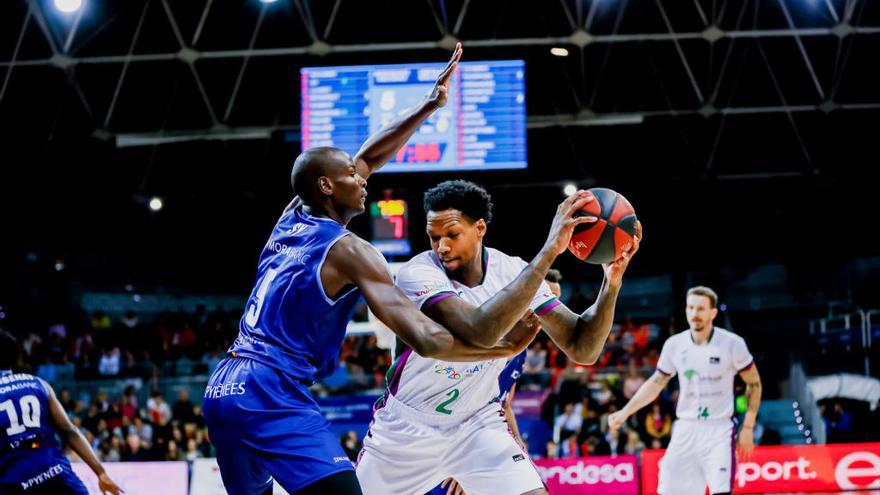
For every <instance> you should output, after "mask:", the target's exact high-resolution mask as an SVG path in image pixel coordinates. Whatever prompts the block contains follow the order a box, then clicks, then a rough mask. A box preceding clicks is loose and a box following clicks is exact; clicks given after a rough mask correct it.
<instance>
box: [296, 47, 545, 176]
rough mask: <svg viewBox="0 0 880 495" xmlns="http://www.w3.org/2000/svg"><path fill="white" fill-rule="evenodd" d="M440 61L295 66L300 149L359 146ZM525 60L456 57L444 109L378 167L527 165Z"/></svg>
mask: <svg viewBox="0 0 880 495" xmlns="http://www.w3.org/2000/svg"><path fill="white" fill-rule="evenodd" d="M445 66H446V64H445V63H430V64H405V65H404V64H400V65H368V66H348V67H308V68H303V69H301V70H300V83H301V97H302V107H301V108H302V114H301V139H302V149H304V150H306V149H308V148H311V147H314V146H335V147H337V148H341V149H342V150H344V151H346V152H347V153H349V154H352V155H354V154H355V153H356V152H357V151H358V149H359V148H360V146H361V144H363V143H364V141H366V140H367V138H368V137H369V136H370V135H371V134H373V133H374V132H376V131H378V130H380V129H382V128H383V127H384V126H386V125H388V124H389V123H390V122H391V121H393V120H394V119H396V118H397V117H398V116H399V115H400V114H402V113H403V112H405V111H407V110H409V109H411V108H413V107H415V106H416V105H418V104H420V103H421V101H422V100H423V98H424V97H425V95H426V94H428V92H429V91H430V90H431V88H432V87H433V85H434V82H435V81H436V79H437V76H438V74H439V73H440V71H441V70H442V69H443V68H444V67H445ZM526 165H527V164H526V104H525V62H524V61H522V60H498V61H486V62H460V63H459V65H458V69H457V70H456V71H455V74H454V75H453V77H452V79H451V81H450V87H449V100H448V101H447V103H446V106H445V107H443V108H441V109H439V110H437V111H436V112H434V113H433V115H431V117H429V118H428V120H426V121H425V123H424V124H422V126H421V127H420V128H419V129H418V130H417V131H416V133H415V134H413V136H412V138H411V139H410V141H409V142H408V143H407V144H406V145H405V146H404V147H403V148H402V149H401V150H400V152H398V153H397V156H395V157H394V158H392V160H391V161H390V162H389V163H388V164H387V165H385V167H383V168H382V169H381V170H380V171H381V172H439V171H463V170H492V169H517V168H526Z"/></svg>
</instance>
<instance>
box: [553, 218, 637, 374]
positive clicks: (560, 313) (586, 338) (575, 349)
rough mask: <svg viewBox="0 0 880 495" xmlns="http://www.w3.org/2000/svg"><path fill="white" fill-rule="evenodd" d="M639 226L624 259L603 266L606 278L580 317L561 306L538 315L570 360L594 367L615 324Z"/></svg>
mask: <svg viewBox="0 0 880 495" xmlns="http://www.w3.org/2000/svg"><path fill="white" fill-rule="evenodd" d="M641 240H642V226H641V224H639V225H638V230H637V233H636V237H635V240H634V241H633V243H632V244H631V245H630V246H629V247H628V248H627V249H626V250H624V252H623V256H622V257H621V258H620V259H619V260H617V261H615V262H613V263H609V264H607V265H604V266H603V268H604V270H605V278H604V279H603V280H602V287H601V288H600V289H599V295H598V297H597V298H596V302H595V303H593V305H592V306H590V307H589V308H587V310H586V311H584V312H583V313H582V314H580V315H578V314H576V313H574V312H572V311H571V310H570V309H568V307H566V306H565V305H564V304H560V305H558V306H556V307H555V308H553V309H552V310H551V311H550V312H549V313H547V314H545V315H543V316H541V325H542V326H543V327H544V331H545V332H546V333H547V335H549V336H550V338H551V339H553V342H555V343H556V345H557V346H558V347H559V348H560V349H562V352H564V353H565V354H566V355H567V356H568V357H569V358H571V359H572V360H574V361H576V362H578V363H583V364H594V363H595V362H596V360H598V359H599V356H600V355H601V354H602V348H603V347H604V346H605V340H606V339H607V338H608V333H609V332H610V331H611V327H612V325H613V324H614V308H615V305H616V304H617V296H618V294H619V293H620V287H621V286H622V285H623V273H624V272H625V271H626V268H627V267H628V266H629V263H630V261H631V260H632V258H633V255H635V254H636V251H638V250H639V244H640V243H641Z"/></svg>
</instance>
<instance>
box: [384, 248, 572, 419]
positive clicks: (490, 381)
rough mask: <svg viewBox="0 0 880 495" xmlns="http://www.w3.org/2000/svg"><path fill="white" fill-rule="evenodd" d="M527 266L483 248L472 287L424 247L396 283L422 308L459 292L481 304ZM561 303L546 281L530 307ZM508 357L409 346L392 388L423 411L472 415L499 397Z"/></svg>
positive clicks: (392, 373)
mask: <svg viewBox="0 0 880 495" xmlns="http://www.w3.org/2000/svg"><path fill="white" fill-rule="evenodd" d="M526 265H527V264H526V262H525V261H523V260H522V259H521V258H518V257H514V256H508V255H506V254H504V253H502V252H501V251H498V250H497V249H492V248H485V247H484V248H483V280H482V281H481V283H480V285H477V286H476V287H467V286H466V285H463V284H461V283H459V282H457V281H455V280H450V278H449V276H448V275H447V274H446V271H445V270H444V268H443V265H442V264H441V263H440V260H439V259H438V258H437V255H436V254H435V253H434V252H433V251H425V252H423V253H421V254H419V255H417V256H415V257H414V258H413V259H412V260H410V261H409V262H408V263H406V264H405V265H404V266H403V267H402V268H401V269H400V272H399V273H398V274H397V280H396V284H397V286H398V287H400V289H401V290H403V292H404V293H405V294H406V296H407V297H409V298H410V300H412V301H413V303H415V304H416V306H418V307H419V308H421V309H422V310H425V309H426V308H427V307H429V306H430V305H432V304H435V303H437V302H438V301H440V300H442V299H444V298H446V297H460V298H462V299H464V300H465V301H467V302H469V303H470V304H473V305H474V306H480V305H481V304H483V303H484V302H485V301H487V300H488V299H489V298H491V297H492V296H494V295H495V294H496V293H498V292H499V291H501V289H503V288H504V287H506V286H507V285H508V284H509V283H510V282H512V281H513V280H514V279H515V278H516V277H517V275H519V273H520V272H521V271H522V269H523V268H524V267H525V266H526ZM558 304H559V301H557V299H556V297H555V296H554V295H553V293H552V292H551V291H550V288H549V287H548V286H547V284H546V283H543V282H542V283H541V287H540V288H539V289H538V292H537V294H536V295H535V296H534V298H533V299H532V302H531V303H530V304H529V307H530V308H531V309H532V310H533V311H535V313H537V314H538V315H542V314H546V313H547V312H549V311H550V310H551V309H553V308H554V307H555V306H556V305H558ZM507 361H508V360H507V358H502V359H493V360H491V361H477V362H457V363H447V362H444V361H438V360H436V359H427V358H423V357H421V356H419V355H418V354H415V353H414V352H412V350H411V349H406V350H404V351H403V352H401V353H400V354H399V355H398V356H397V359H396V360H395V362H394V365H393V366H392V369H391V370H389V372H388V375H387V376H388V391H389V393H391V395H393V396H394V397H395V398H396V399H397V400H398V401H400V402H403V403H404V404H406V405H407V406H409V407H411V408H413V409H416V410H418V411H421V412H424V413H430V414H438V415H455V416H461V417H467V416H470V415H471V414H473V413H475V412H476V411H478V410H480V409H481V408H482V407H483V406H485V405H486V404H488V403H490V402H491V401H493V400H495V399H496V398H497V397H498V395H499V394H500V391H499V386H498V376H499V375H500V373H501V371H502V370H503V369H504V365H505V364H506V363H507Z"/></svg>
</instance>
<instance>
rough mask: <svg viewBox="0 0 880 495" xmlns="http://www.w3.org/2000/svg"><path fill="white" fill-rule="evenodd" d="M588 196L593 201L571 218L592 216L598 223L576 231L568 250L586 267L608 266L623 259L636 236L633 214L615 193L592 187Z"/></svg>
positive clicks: (587, 224)
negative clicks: (586, 265) (590, 264)
mask: <svg viewBox="0 0 880 495" xmlns="http://www.w3.org/2000/svg"><path fill="white" fill-rule="evenodd" d="M589 192H590V193H592V194H593V196H595V198H596V200H595V201H590V202H589V203H587V204H586V205H584V207H583V208H582V209H581V211H579V212H577V213H575V215H574V216H575V217H581V216H594V217H598V218H599V220H598V221H596V222H595V223H583V224H580V225H578V226H577V227H575V228H574V235H572V236H571V242H570V243H569V244H568V250H569V251H571V254H573V255H575V256H577V257H578V258H580V259H582V260H584V261H586V262H587V263H593V264H597V265H598V264H602V263H611V262H612V261H615V260H617V259H618V258H620V257H621V256H622V255H623V250H624V249H625V248H626V245H627V243H628V242H630V241H632V240H633V238H634V237H635V235H636V229H637V224H638V221H637V219H636V212H635V210H634V209H633V207H632V205H631V204H630V203H629V201H627V200H626V198H624V197H623V195H621V194H619V193H617V192H616V191H612V190H611V189H605V188H602V187H595V188H593V189H590V190H589Z"/></svg>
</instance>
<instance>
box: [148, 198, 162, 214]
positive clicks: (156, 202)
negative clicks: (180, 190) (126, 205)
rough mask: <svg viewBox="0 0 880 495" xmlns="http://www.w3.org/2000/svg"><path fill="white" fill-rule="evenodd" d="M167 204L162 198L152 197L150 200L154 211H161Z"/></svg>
mask: <svg viewBox="0 0 880 495" xmlns="http://www.w3.org/2000/svg"><path fill="white" fill-rule="evenodd" d="M163 206H165V204H164V203H163V202H162V198H152V199H151V200H150V209H151V210H153V211H159V210H161V209H162V207H163Z"/></svg>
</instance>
